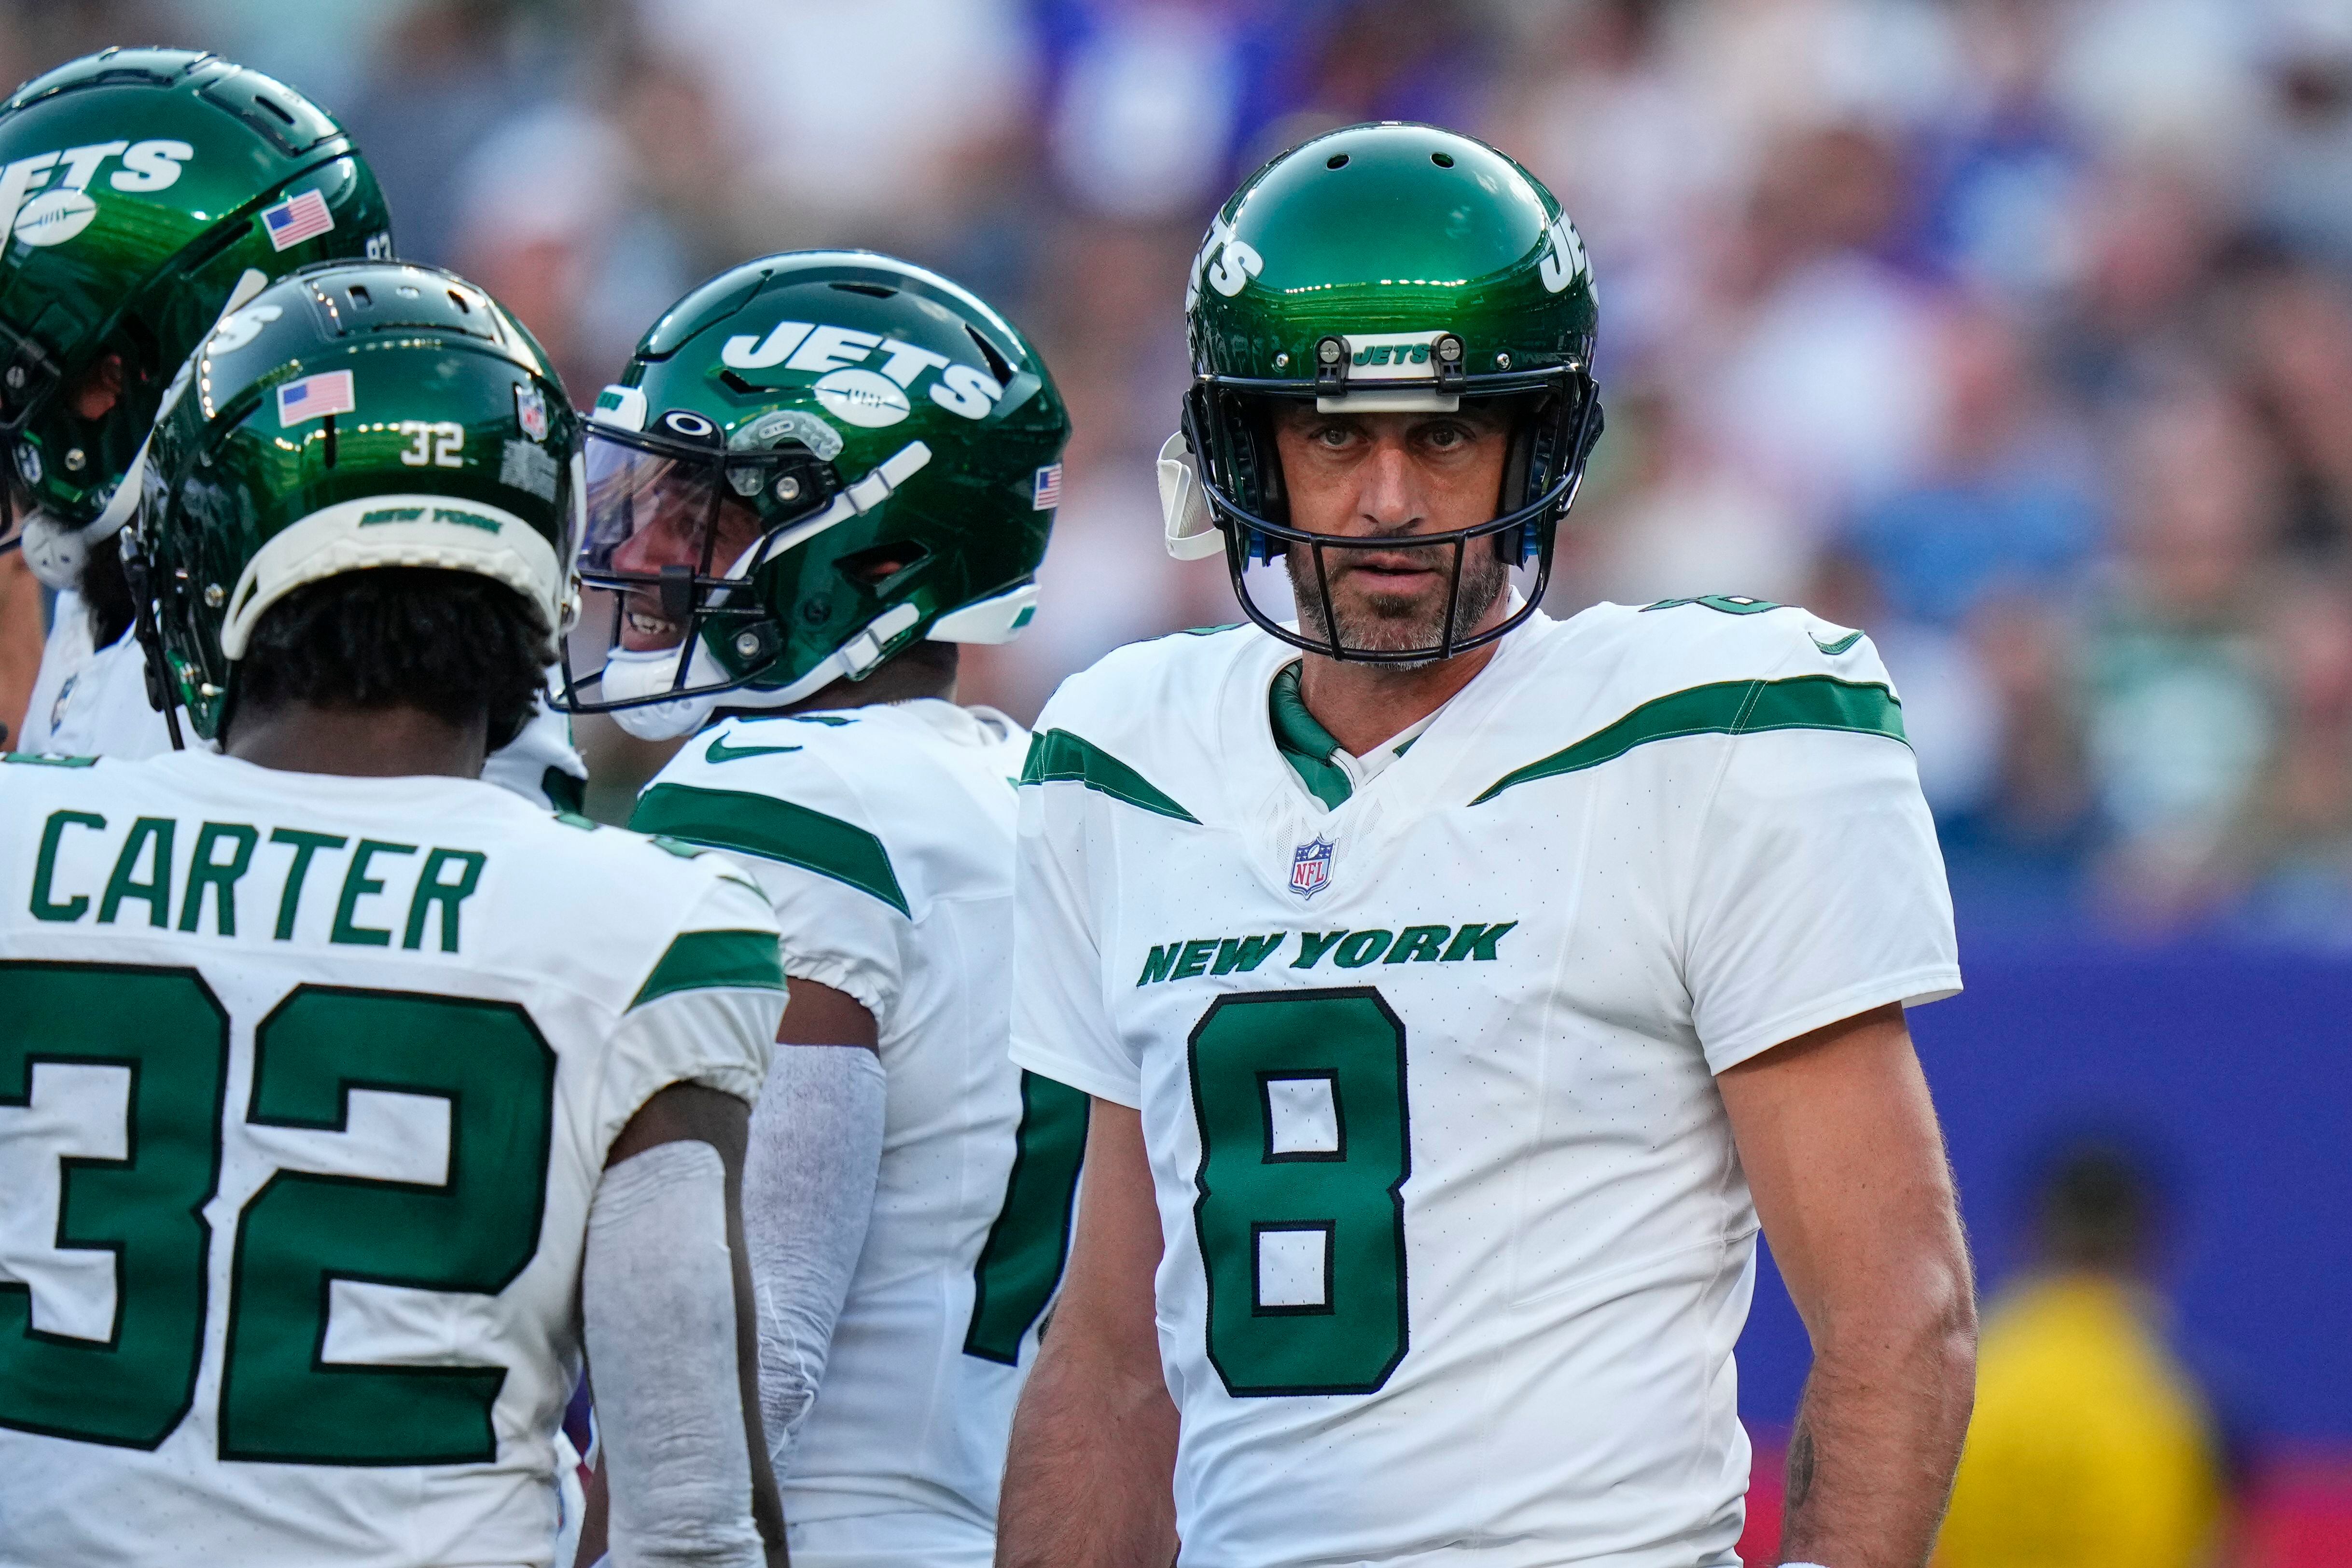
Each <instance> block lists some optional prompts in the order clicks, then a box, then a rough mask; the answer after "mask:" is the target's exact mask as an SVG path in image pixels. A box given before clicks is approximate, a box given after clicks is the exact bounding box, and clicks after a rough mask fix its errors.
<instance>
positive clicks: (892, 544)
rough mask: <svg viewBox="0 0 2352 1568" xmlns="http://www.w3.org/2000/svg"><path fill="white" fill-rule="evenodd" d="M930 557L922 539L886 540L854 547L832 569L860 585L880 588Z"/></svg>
mask: <svg viewBox="0 0 2352 1568" xmlns="http://www.w3.org/2000/svg"><path fill="white" fill-rule="evenodd" d="M929 559H931V549H930V547H929V545H926V544H923V543H921V542H919V540H915V539H885V540H883V541H882V542H881V543H880V544H877V545H868V546H866V548H865V549H861V550H852V551H851V552H850V553H849V554H847V555H845V556H843V557H841V558H840V559H838V560H835V562H834V563H833V569H834V570H835V571H837V572H839V573H841V575H842V576H844V577H845V578H847V579H848V580H850V581H852V582H854V583H856V584H857V586H858V587H860V588H865V589H880V588H882V587H883V586H884V585H886V584H887V583H888V582H889V581H891V580H893V579H894V578H898V577H901V576H904V575H905V574H906V573H908V572H909V571H911V570H914V569H915V568H917V567H919V566H920V565H922V564H923V563H924V562H925V561H927V560H929Z"/></svg>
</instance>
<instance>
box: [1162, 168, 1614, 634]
mask: <svg viewBox="0 0 2352 1568" xmlns="http://www.w3.org/2000/svg"><path fill="white" fill-rule="evenodd" d="M1184 307H1185V316H1186V320H1187V324H1188V327H1189V329H1190V335H1191V340H1192V370H1193V384H1192V390H1191V391H1190V392H1188V393H1187V394H1186V397H1185V401H1184V411H1183V425H1182V430H1181V434H1178V435H1176V436H1174V437H1172V438H1171V439H1170V441H1169V442H1168V444H1167V445H1166V446H1165V447H1164V448H1163V449H1162V450H1161V452H1160V499H1161V503H1162V507H1163V509H1164V511H1165V513H1166V519H1167V525H1168V538H1167V543H1168V549H1169V553H1170V554H1171V555H1174V556H1176V557H1177V558H1179V559H1194V558H1198V557H1202V556H1209V555H1214V554H1217V553H1218V552H1219V551H1220V550H1222V551H1223V554H1224V557H1225V560H1226V564H1227V568H1228V570H1229V571H1230V572H1231V574H1232V577H1233V581H1234V592H1235V593H1236V594H1237V595H1238V596H1239V597H1240V600H1241V603H1242V608H1243V610H1244V612H1246V613H1247V614H1248V615H1249V617H1250V619H1251V620H1253V621H1255V622H1257V624H1258V625H1260V626H1261V627H1263V628H1265V630H1266V631H1268V632H1272V633H1273V634H1274V635H1275V636H1277V637H1279V638H1281V639H1282V640H1284V641H1285V642H1287V643H1292V644H1294V645H1296V646H1298V647H1301V648H1306V649H1308V650H1310V651H1312V652H1315V653H1322V654H1325V655H1327V656H1328V657H1332V658H1339V659H1354V660H1362V661H1366V662H1371V663H1387V664H1418V663H1424V662H1426V661H1429V660H1432V659H1440V658H1447V657H1451V656H1452V655H1453V654H1454V653H1460V652H1462V651H1464V650H1465V649H1468V648H1475V647H1478V646H1480V645H1482V644H1484V643H1491V642H1493V641H1494V640H1495V639H1496V638H1498V637H1500V636H1502V635H1504V634H1505V633H1507V632H1509V631H1510V630H1511V629H1512V628H1513V627H1515V626H1517V625H1518V624H1519V623H1520V622H1523V621H1524V620H1526V618H1527V617H1528V615H1531V614H1533V613H1534V612H1535V606H1536V604H1537V603H1538V601H1540V600H1541V599H1542V597H1543V591H1544V588H1545V585H1546V584H1547V583H1548V582H1549V579H1550V573H1551V562H1552V550H1553V543H1554V539H1555V537H1556V535H1557V533H1558V530H1559V520H1560V518H1561V517H1563V516H1565V515H1566V513H1567V511H1568V509H1569V507H1570V505H1572V504H1573V502H1574V501H1575V498H1576V492H1577V487H1578V486H1579V484H1580V482H1581V480H1582V478H1583V475H1584V465H1585V462H1586V459H1587V457H1588V456H1589V455H1591V450H1592V444H1593V443H1594V441H1596V440H1597V439H1598V438H1599V436H1600V434H1601V400H1600V394H1599V390H1598V388H1597V387H1596V385H1595V384H1594V382H1593V379H1592V350H1593V334H1594V329H1595V327H1596V324H1597V319H1598V310H1597V307H1596V305H1595V301H1594V295H1593V287H1592V273H1591V267H1590V266H1589V265H1588V263H1587V261H1586V259H1585V255H1584V245H1583V242H1582V240H1581V239H1580V238H1579V237H1578V235H1577V233H1576V228H1575V225H1572V224H1570V222H1569V220H1568V217H1567V214H1564V213H1562V212H1561V211H1560V208H1559V203H1558V202H1557V201H1555V200H1554V199H1553V198H1552V195H1551V193H1550V192H1549V191H1547V190H1545V189H1544V187H1543V186H1542V184H1541V183H1538V181H1537V180H1536V179H1535V177H1534V176H1533V175H1531V174H1529V173H1528V172H1527V171H1526V170H1524V169H1522V168H1520V167H1519V165H1518V164H1517V163H1515V162H1512V161H1511V160H1510V159H1508V158H1507V157H1505V156H1504V155H1503V154H1502V153H1500V152H1496V151H1495V150H1494V149H1493V148H1491V147H1488V146H1486V144H1485V143H1483V142H1480V141H1473V140H1471V139H1470V138H1468V137H1466V136H1460V135H1456V134H1454V132H1452V131H1441V130H1438V129H1437V128H1435V127H1433V126H1427V125H1410V124H1381V125H1358V126H1351V127H1349V128H1348V129H1346V130H1343V131H1333V132H1331V133H1330V134H1328V135H1326V136H1320V137H1318V138H1316V139H1315V140H1313V141H1308V142H1306V143H1305V144H1303V145H1301V146H1299V147H1297V148H1294V149H1292V150H1291V151H1290V152H1286V153H1284V154H1283V155H1282V156H1280V157H1278V158H1276V159H1275V160H1274V161H1273V162H1270V163H1268V164H1266V165H1265V168H1263V169H1261V170H1259V171H1258V172H1256V173H1255V174H1254V175H1252V176H1251V177H1250V179H1249V180H1248V181H1247V182H1246V183H1244V184H1243V186H1242V188H1241V189H1240V190H1239V191H1238V192H1236V193H1234V197H1233V199H1232V200H1231V201H1229V202H1227V203H1226V204H1225V205H1224V208H1223V211H1221V212H1220V213H1218V214H1217V215H1216V217H1215V218H1214V219H1213V220H1212V221H1211V223H1210V225H1209V233H1208V235H1207V237H1206V238H1205V239H1204V240H1203V241H1202V246H1201V248H1200V250H1199V252H1198V253H1197V254H1196V255H1195V256H1194V257H1193V260H1192V273H1191V275H1190V276H1189V277H1188V278H1187V280H1186V286H1185V297H1184ZM1286 400H1287V401H1290V402H1306V401H1308V400H1312V402H1313V403H1314V405H1315V407H1316V408H1317V409H1318V410H1320V411H1321V412H1323V413H1454V412H1457V411H1459V410H1460V409H1462V408H1463V407H1464V405H1465V404H1469V405H1472V406H1474V407H1475V406H1482V405H1483V406H1487V407H1491V408H1492V409H1494V410H1495V411H1496V412H1497V413H1500V414H1501V415H1502V416H1503V418H1504V420H1505V422H1506V423H1507V428H1508V430H1509V432H1510V435H1509V448H1508V456H1507V461H1506V463H1505V466H1504V478H1503V487H1502V493H1501V494H1500V495H1499V496H1498V497H1496V506H1495V515H1494V516H1493V517H1491V518H1490V519H1488V520H1487V521H1486V522H1483V523H1479V524H1477V525H1475V526H1474V527H1470V528H1457V529H1453V530H1450V531H1447V532H1443V533H1427V534H1415V535H1413V536H1412V546H1413V548H1414V549H1417V550H1418V549H1426V550H1428V551H1431V552H1433V554H1436V555H1439V556H1440V557H1442V558H1444V559H1447V560H1448V563H1449V565H1448V570H1450V573H1451V577H1450V587H1449V592H1448V598H1447V603H1448V606H1449V609H1448V612H1447V614H1446V617H1445V620H1444V625H1443V627H1442V628H1441V629H1440V631H1439V632H1438V634H1437V635H1436V637H1435V638H1434V639H1433V641H1432V642H1431V643H1428V644H1426V645H1416V646H1412V647H1383V648H1370V647H1358V646H1354V645H1350V644H1349V643H1347V642H1346V641H1345V640H1344V639H1343V637H1342V635H1341V633H1340V631H1339V626H1338V621H1337V618H1336V617H1335V616H1334V615H1333V613H1332V612H1331V609H1330V605H1329V603H1328V597H1329V595H1328V569H1327V564H1326V552H1329V551H1347V550H1394V549H1397V548H1398V540H1397V539H1395V538H1357V537H1339V536H1334V535H1330V534H1321V533H1314V532H1309V531H1307V530H1306V529H1304V528H1297V527H1294V526H1293V525H1292V524H1291V523H1290V521H1289V517H1288V506H1287V500H1286V495H1285V491H1284V485H1283V476H1282V465H1281V462H1280V460H1279V458H1278V457H1277V455H1276V450H1275V441H1274V416H1275V413H1276V410H1277V409H1278V408H1279V406H1280V405H1281V403H1282V402H1284V401H1286ZM1474 550H1488V551H1494V552H1496V553H1498V554H1499V555H1500V556H1501V558H1502V559H1503V561H1504V562H1505V563H1506V564H1507V566H1508V567H1510V568H1513V569H1517V568H1523V567H1524V568H1530V569H1532V574H1531V577H1530V579H1529V580H1528V584H1527V588H1526V592H1525V595H1524V599H1525V602H1523V603H1522V604H1520V605H1519V606H1518V608H1517V610H1516V611H1514V612H1512V613H1511V614H1509V615H1507V616H1506V617H1505V618H1504V619H1503V620H1502V621H1500V622H1498V623H1496V624H1495V625H1492V626H1488V627H1486V628H1484V629H1479V628H1475V627H1473V626H1469V625H1465V624H1460V623H1458V622H1459V621H1460V620H1461V619H1462V618H1461V617H1459V616H1457V615H1456V614H1455V612H1454V609H1455V607H1458V606H1459V605H1460V603H1461V602H1462V598H1463V594H1462V586H1463V580H1464V571H1465V563H1466V562H1468V560H1469V559H1470V552H1472V551H1474ZM1276 559H1286V561H1287V563H1288V565H1289V568H1290V571H1291V575H1292V578H1293V584H1294V588H1295V590H1296V591H1297V593H1299V594H1300V595H1302V596H1303V595H1307V594H1320V595H1322V596H1323V602H1322V604H1321V605H1320V606H1319V608H1320V609H1321V611H1322V613H1321V614H1320V615H1314V614H1304V615H1302V616H1301V622H1302V623H1303V624H1305V625H1307V626H1308V627H1311V628H1314V629H1315V630H1313V631H1311V632H1307V631H1301V630H1300V629H1299V628H1297V627H1294V626H1291V625H1287V624H1285V623H1284V622H1282V621H1281V620H1280V619H1279V618H1278V617H1277V616H1276V614H1275V613H1274V612H1270V611H1268V610H1267V609H1265V607H1264V606H1262V605H1260V604H1259V603H1258V601H1257V600H1256V598H1255V594H1254V591H1253V590H1252V587H1251V584H1250V581H1249V575H1250V568H1251V567H1252V566H1253V565H1254V564H1256V563H1259V562H1270V561H1273V560H1276ZM1309 608H1314V607H1312V606H1310V607H1309Z"/></svg>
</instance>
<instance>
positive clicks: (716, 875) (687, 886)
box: [526, 803, 766, 908]
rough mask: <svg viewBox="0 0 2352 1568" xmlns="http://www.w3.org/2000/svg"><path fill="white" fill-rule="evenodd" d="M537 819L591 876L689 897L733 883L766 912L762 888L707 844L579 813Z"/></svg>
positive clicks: (566, 855)
mask: <svg viewBox="0 0 2352 1568" xmlns="http://www.w3.org/2000/svg"><path fill="white" fill-rule="evenodd" d="M526 809H528V806H527V803H526ZM534 814H535V815H541V820H542V821H545V822H546V823H547V824H548V825H549V828H550V830H551V831H550V832H549V833H548V834H547V835H546V836H547V837H548V838H550V839H551V840H553V841H555V843H556V845H557V847H559V848H560V849H561V850H562V853H563V856H564V858H565V859H566V860H567V861H570V862H573V863H575V864H579V865H583V866H586V867H591V868H593V872H592V874H596V873H602V874H604V875H610V876H621V875H625V876H627V877H629V878H631V879H633V881H634V883H635V885H639V886H644V885H646V883H648V882H651V883H653V884H655V885H658V886H665V887H668V886H676V887H677V888H679V889H681V890H683V891H684V893H685V894H686V895H687V896H688V897H692V896H695V895H696V894H698V893H699V892H700V891H702V890H703V889H705V888H707V887H708V885H709V883H711V882H712V881H714V880H716V881H719V882H729V883H737V884H738V885H740V886H741V887H743V888H745V889H746V890H748V891H749V892H750V894H751V896H752V897H753V898H755V899H758V900H759V901H760V903H761V907H762V908H764V907H765V906H766V900H765V898H764V897H763V896H762V895H761V894H760V890H759V888H758V887H757V885H755V884H754V883H751V881H749V880H748V879H747V878H745V876H744V875H743V873H742V872H741V871H740V869H739V868H738V867H737V866H736V865H735V864H734V863H733V862H730V860H728V859H727V857H726V856H724V855H718V854H712V853H711V852H710V851H709V848H708V846H706V845H702V844H696V843H688V842H687V841H684V840H682V839H677V838H672V837H669V836H668V835H667V834H663V833H657V832H644V831H638V830H636V829H634V828H616V827H614V826H612V825H611V824H610V823H606V822H599V821H593V820H591V819H590V818H587V817H583V816H582V815H580V814H579V813H578V812H576V811H549V812H546V813H544V814H543V815H542V814H539V813H534ZM558 835H577V836H576V837H558Z"/></svg>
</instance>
